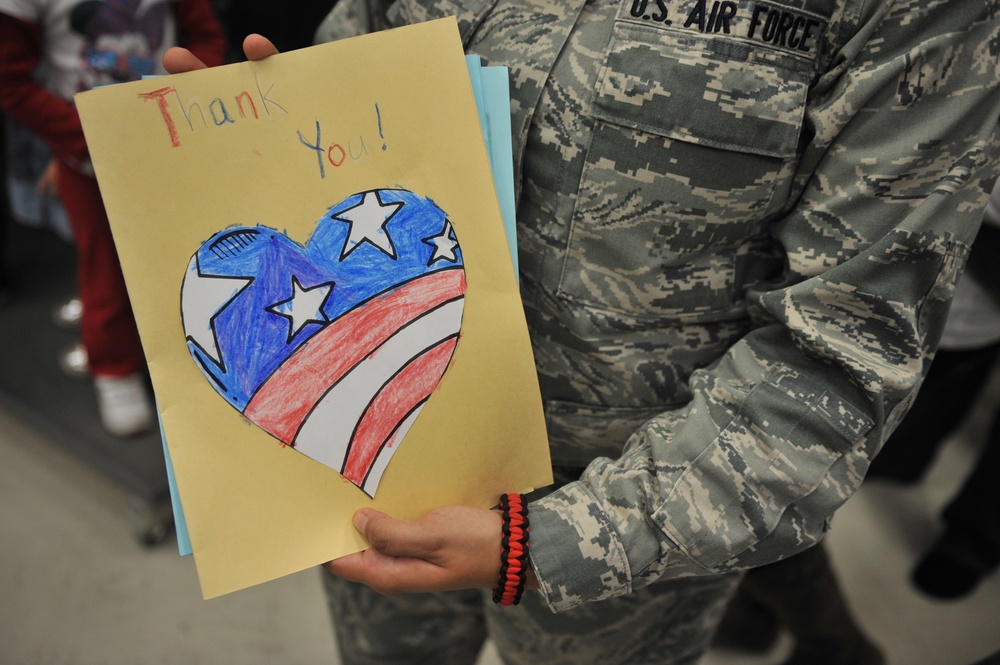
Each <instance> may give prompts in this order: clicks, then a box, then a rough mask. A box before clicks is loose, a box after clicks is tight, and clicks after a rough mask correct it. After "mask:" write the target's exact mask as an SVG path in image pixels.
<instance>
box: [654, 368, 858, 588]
mask: <svg viewBox="0 0 1000 665" xmlns="http://www.w3.org/2000/svg"><path fill="white" fill-rule="evenodd" d="M872 425H873V422H872V420H871V419H870V418H869V417H868V416H866V415H865V414H863V413H862V412H861V411H859V410H858V409H857V408H855V407H854V406H852V405H851V404H849V403H848V402H846V401H845V400H843V399H841V398H840V397H838V396H837V395H834V394H832V393H830V392H828V391H825V390H823V389H822V388H820V387H818V386H816V385H815V384H814V383H813V382H812V381H810V380H808V379H807V378H806V377H803V376H802V375H800V374H796V373H783V374H782V375H781V376H780V379H777V380H775V379H774V378H769V379H768V380H765V381H762V382H761V383H759V384H757V385H756V386H754V388H753V389H752V390H751V391H750V392H749V393H748V394H747V396H746V398H745V400H744V402H743V404H742V406H741V408H740V410H739V412H738V413H737V414H736V416H735V417H734V418H733V420H732V421H731V422H730V423H729V424H728V425H727V426H726V427H725V429H723V430H722V432H721V433H720V435H719V437H718V438H717V440H716V441H715V442H714V443H713V444H712V445H711V446H709V448H707V449H706V450H705V451H704V452H703V453H702V454H701V455H699V456H698V458H697V459H695V461H694V462H693V463H692V464H691V466H690V467H689V468H688V469H687V470H686V471H685V472H684V474H683V475H682V476H681V477H680V479H679V480H678V481H677V483H676V485H675V486H674V489H673V491H672V492H671V493H670V495H669V496H668V497H667V499H666V501H665V502H664V504H663V505H662V506H661V507H660V509H659V510H657V511H656V515H655V519H656V520H657V521H658V522H659V523H660V525H661V527H662V528H663V529H664V531H665V532H666V533H668V534H669V535H670V537H671V538H673V539H674V540H675V541H676V543H677V544H678V546H680V547H681V549H683V550H684V551H685V552H686V553H687V554H688V556H690V557H691V558H692V559H693V560H695V561H697V562H698V563H700V564H701V565H703V566H705V567H707V568H710V569H712V568H716V567H717V566H719V565H720V564H722V563H724V562H726V561H728V560H730V559H732V558H733V557H735V556H737V555H739V554H741V553H742V552H744V551H745V550H746V549H748V548H750V547H752V546H754V545H755V544H756V543H757V542H758V541H760V540H761V539H762V538H764V537H765V536H767V535H768V534H769V533H771V531H773V530H774V528H775V526H776V525H777V523H778V521H779V520H780V519H781V516H782V514H783V513H784V512H785V510H786V509H787V508H788V507H789V506H791V505H793V504H794V503H796V502H797V501H799V500H800V499H802V498H804V497H806V496H808V495H810V494H811V493H812V492H813V491H815V490H816V489H817V488H819V487H820V486H821V485H822V484H823V482H824V480H825V478H826V477H827V474H828V472H829V470H830V467H831V466H833V464H834V462H836V461H837V460H838V459H839V458H840V457H841V456H843V455H844V453H845V452H847V450H849V449H850V448H852V447H853V446H854V445H855V444H856V443H857V442H858V441H859V440H861V438H862V437H864V436H865V435H866V434H867V433H868V431H869V430H870V429H871V428H872Z"/></svg>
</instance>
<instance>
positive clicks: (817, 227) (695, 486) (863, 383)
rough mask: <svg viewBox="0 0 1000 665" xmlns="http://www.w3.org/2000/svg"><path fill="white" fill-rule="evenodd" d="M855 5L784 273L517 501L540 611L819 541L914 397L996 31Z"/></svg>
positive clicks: (809, 117) (988, 181)
mask: <svg viewBox="0 0 1000 665" xmlns="http://www.w3.org/2000/svg"><path fill="white" fill-rule="evenodd" d="M859 4H860V3H859ZM962 4H964V9H959V7H960V6H961V5H962ZM865 6H866V7H874V8H876V13H875V14H873V15H871V16H866V17H863V20H859V21H858V25H857V26H856V30H855V32H854V34H852V35H849V36H848V38H846V39H845V40H844V42H843V45H842V48H841V50H840V52H839V53H837V54H836V57H835V58H833V59H832V60H831V63H832V64H831V68H830V70H829V71H828V72H826V74H825V75H823V76H821V77H820V78H819V79H818V82H817V83H816V84H815V85H814V87H813V89H812V90H811V91H810V95H809V98H808V101H807V105H806V109H805V113H806V121H805V124H804V127H805V128H806V129H805V130H804V134H805V136H804V137H803V142H804V143H803V147H802V150H801V151H800V155H801V158H800V159H799V163H798V165H797V167H796V168H797V169H798V175H797V176H796V178H797V179H796V182H797V183H798V184H797V188H798V192H799V194H798V195H797V196H794V197H792V199H790V200H791V201H792V202H791V203H790V204H789V207H788V210H787V212H786V213H785V214H783V215H782V216H781V218H780V219H779V220H778V221H777V222H775V223H774V224H773V225H772V229H771V233H772V237H773V238H774V240H775V241H776V242H778V243H780V245H781V246H782V247H783V249H784V251H785V253H786V255H787V265H786V268H785V270H784V272H783V274H782V276H781V277H780V279H779V280H777V281H774V282H771V283H769V284H765V285H762V286H758V287H755V288H754V289H753V290H752V291H751V292H750V293H749V294H748V301H749V302H750V310H751V311H750V313H751V317H752V320H753V327H752V329H751V331H750V332H749V333H748V334H747V335H746V336H745V337H743V338H742V339H741V340H740V341H739V342H738V343H736V344H735V345H734V346H732V347H731V348H730V349H729V350H728V351H727V352H726V353H725V354H724V356H723V357H722V358H721V359H719V360H718V361H717V362H715V363H713V364H712V365H710V366H708V367H706V368H703V369H701V370H698V371H696V372H695V373H694V374H693V376H692V377H691V381H690V387H691V391H692V394H693V399H692V401H690V402H689V403H688V404H687V405H686V406H684V407H683V408H682V409H679V410H677V411H673V412H669V413H665V414H663V415H661V416H658V417H656V418H654V419H652V420H651V421H649V422H648V423H646V424H645V425H643V426H642V427H641V428H640V429H639V430H638V431H637V432H635V434H634V435H633V436H632V437H631V438H630V440H629V443H628V445H627V447H626V449H625V451H624V454H623V456H622V457H621V458H619V459H617V460H610V459H607V458H600V459H597V460H596V461H594V462H593V463H592V464H591V465H590V466H589V467H588V468H587V470H586V472H585V473H584V475H583V476H582V477H581V479H580V480H579V481H577V482H574V483H571V484H569V485H567V486H565V487H563V488H562V489H560V490H558V491H556V492H554V493H553V494H551V495H549V496H547V497H546V498H544V499H541V500H539V501H536V502H534V503H533V504H532V505H531V507H530V511H531V512H530V515H531V526H532V528H531V542H532V563H533V566H534V568H535V571H536V573H537V575H538V578H539V580H540V582H541V585H542V593H543V595H544V596H545V598H546V600H547V602H548V603H549V605H550V607H551V608H552V609H553V610H563V609H567V608H570V607H573V606H575V605H578V604H580V603H584V602H589V601H595V600H600V599H603V598H608V597H613V596H618V595H622V594H626V593H629V592H630V591H631V590H632V589H635V588H638V587H642V586H645V585H648V584H650V583H652V582H655V581H657V580H663V579H670V578H676V577H682V576H689V575H704V574H712V573H717V572H723V571H731V570H736V569H744V568H748V567H753V566H758V565H763V564H766V563H769V562H772V561H775V560H778V559H780V558H783V557H785V556H788V555H791V554H793V553H795V552H797V551H800V550H802V549H804V548H806V547H808V546H810V545H812V544H814V543H816V542H817V541H818V540H819V539H821V538H822V537H823V535H824V533H825V532H826V530H827V528H828V525H829V520H830V518H831V516H832V515H833V513H834V511H835V510H836V509H837V508H838V507H839V506H840V505H842V504H843V503H844V502H845V501H846V500H847V499H848V498H849V497H850V496H851V495H852V493H853V492H854V491H855V490H856V488H857V487H858V485H859V484H860V482H861V480H862V478H863V477H864V474H865V472H866V471H867V467H868V464H869V463H870V461H871V459H872V457H873V456H874V455H875V454H876V452H877V451H878V449H879V447H880V446H881V444H882V442H883V441H884V440H885V439H886V437H887V436H888V434H889V433H890V432H891V431H892V429H893V428H894V427H895V425H896V424H897V423H898V422H899V420H900V419H901V418H902V417H903V415H904V414H905V412H906V410H907V408H908V406H909V404H910V403H911V402H912V399H913V397H914V394H915V392H916V390H917V388H918V386H919V383H920V381H921V380H922V377H923V375H924V374H925V373H926V370H927V368H928V364H929V362H930V359H931V357H932V356H933V352H934V350H935V348H936V345H937V342H938V339H939V337H940V334H941V331H942V328H943V324H944V320H945V318H946V315H947V308H948V305H949V302H950V299H951V294H952V291H953V289H954V284H955V282H956V281H957V278H958V276H959V274H960V272H961V270H962V266H963V264H964V260H965V257H966V255H967V253H968V247H969V244H970V243H971V241H972V239H973V238H974V236H975V234H976V231H977V228H978V225H979V222H980V221H981V217H982V211H983V208H984V206H985V204H986V200H987V197H988V195H989V192H990V190H991V189H992V185H993V182H994V180H995V178H996V175H997V165H996V162H995V159H996V157H997V155H998V152H1000V132H998V127H997V121H998V118H1000V64H998V49H1000V27H998V25H1000V22H998V16H997V12H998V9H997V6H996V3H972V2H968V3H952V7H951V8H946V7H944V6H943V5H936V7H937V9H934V10H932V11H929V12H926V13H925V9H926V8H927V5H926V3H917V2H896V3H867V4H866V5H865ZM918 7H919V8H920V9H918ZM952 10H954V11H952ZM956 12H957V14H960V15H961V18H960V20H959V17H958V15H957V14H956Z"/></svg>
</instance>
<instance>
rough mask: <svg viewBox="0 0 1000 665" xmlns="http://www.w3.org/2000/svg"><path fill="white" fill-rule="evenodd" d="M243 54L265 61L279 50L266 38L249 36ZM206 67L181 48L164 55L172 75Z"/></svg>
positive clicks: (168, 50) (251, 58) (165, 66)
mask: <svg viewBox="0 0 1000 665" xmlns="http://www.w3.org/2000/svg"><path fill="white" fill-rule="evenodd" d="M243 53H244V54H245V55H246V57H247V60H263V59H264V58H267V57H270V56H272V55H277V53H278V49H277V47H276V46H275V45H274V44H272V43H271V41H270V40H269V39H267V38H266V37H262V36H260V35H247V37H246V39H244V40H243ZM206 66H207V65H205V63H204V62H202V61H201V60H199V59H198V58H197V57H195V55H194V54H193V53H191V51H189V50H187V49H186V48H181V47H179V46H174V47H172V48H169V49H167V52H166V53H164V54H163V68H164V69H166V70H167V72H168V73H170V74H183V73H184V72H193V71H195V70H198V69H205V68H206Z"/></svg>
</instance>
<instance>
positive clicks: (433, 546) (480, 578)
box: [326, 506, 538, 595]
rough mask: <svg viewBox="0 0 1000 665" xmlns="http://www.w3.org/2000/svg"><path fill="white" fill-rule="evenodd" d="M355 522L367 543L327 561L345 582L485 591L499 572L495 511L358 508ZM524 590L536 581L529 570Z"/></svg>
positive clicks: (391, 588) (392, 588)
mask: <svg viewBox="0 0 1000 665" xmlns="http://www.w3.org/2000/svg"><path fill="white" fill-rule="evenodd" d="M354 526H355V528H356V529H358V531H360V532H361V533H362V534H363V535H364V537H365V540H367V541H368V542H369V543H370V544H371V547H370V548H369V549H367V550H365V551H363V552H358V553H356V554H349V555H347V556H345V557H342V558H340V559H336V560H334V561H330V562H329V563H327V564H326V568H327V569H328V570H329V571H330V572H332V573H333V574H334V575H337V576H338V577H341V578H343V579H346V580H352V581H355V582H361V583H363V584H366V585H368V586H370V587H371V588H373V589H375V590H376V591H378V592H379V593H382V594H387V595H392V594H397V593H410V592H421V591H445V590H450V589H474V588H485V589H490V588H492V587H493V586H495V585H496V583H497V578H498V576H499V571H500V547H501V543H500V540H501V537H502V533H501V528H502V519H501V516H500V513H499V512H498V511H495V510H486V509H482V508H467V507H458V506H452V507H448V508H439V509H437V510H435V511H432V512H431V513H429V514H428V515H427V516H425V517H424V518H422V519H419V520H415V521H412V522H410V521H406V520H397V519H393V518H392V517H389V516H388V515H386V514H384V513H380V512H378V511H376V510H371V509H362V510H360V511H358V512H357V513H356V514H355V516H354ZM528 576H529V577H528V584H527V587H528V588H537V586H538V583H537V582H536V581H535V580H534V575H533V573H532V571H531V569H530V566H529V571H528Z"/></svg>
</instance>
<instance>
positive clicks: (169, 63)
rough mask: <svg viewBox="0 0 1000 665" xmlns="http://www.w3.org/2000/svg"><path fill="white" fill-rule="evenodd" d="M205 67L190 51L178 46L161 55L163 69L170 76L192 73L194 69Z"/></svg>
mask: <svg viewBox="0 0 1000 665" xmlns="http://www.w3.org/2000/svg"><path fill="white" fill-rule="evenodd" d="M206 66H207V65H205V63H204V62H202V61H201V60H199V59H198V58H196V57H195V56H194V54H193V53H191V51H189V50H187V49H186V48H181V47H179V46H172V47H171V48H169V49H167V52H166V53H164V54H163V68H164V69H166V70H167V71H168V72H169V73H171V74H183V73H184V72H193V71H195V70H196V69H205V67H206Z"/></svg>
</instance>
